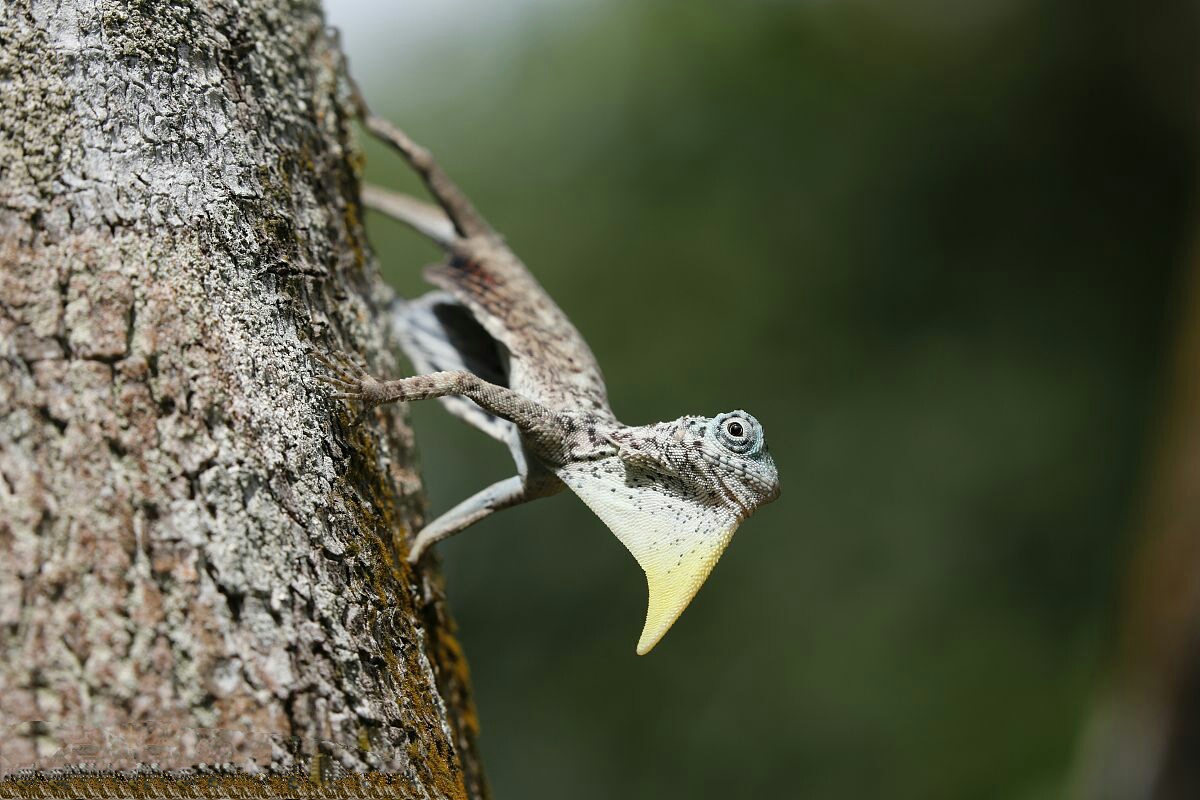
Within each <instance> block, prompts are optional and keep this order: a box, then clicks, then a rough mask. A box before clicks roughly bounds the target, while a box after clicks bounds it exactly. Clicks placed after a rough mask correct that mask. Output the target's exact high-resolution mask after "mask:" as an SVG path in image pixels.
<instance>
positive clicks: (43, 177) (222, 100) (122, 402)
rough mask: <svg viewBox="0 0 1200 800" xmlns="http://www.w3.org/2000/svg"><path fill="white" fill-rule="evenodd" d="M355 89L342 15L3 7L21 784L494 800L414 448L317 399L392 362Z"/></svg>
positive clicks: (260, 9) (3, 763)
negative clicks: (334, 23) (332, 354)
mask: <svg viewBox="0 0 1200 800" xmlns="http://www.w3.org/2000/svg"><path fill="white" fill-rule="evenodd" d="M340 74H341V66H340V57H339V55H338V53H337V49H336V46H335V44H334V43H333V42H332V41H331V40H330V38H329V35H328V34H327V32H326V29H325V27H324V23H323V20H322V17H321V12H320V9H319V7H318V6H317V5H316V4H315V3H314V2H286V1H285V0H266V1H264V2H256V3H241V2H236V1H235V0H195V2H186V3H174V4H166V3H142V4H139V3H118V2H110V1H109V0H86V2H85V1H84V0H55V2H37V1H36V0H10V2H6V3H4V4H3V5H2V6H0V86H2V91H0V654H2V655H0V723H2V725H3V727H4V730H3V732H2V733H0V769H3V770H11V769H14V768H19V767H21V766H28V765H30V764H32V763H34V761H35V759H39V758H41V759H47V758H48V759H49V760H44V761H42V764H43V765H47V766H55V765H63V764H65V763H69V762H72V761H76V760H83V759H84V758H85V755H86V757H87V758H90V759H91V760H92V761H94V762H95V763H98V764H99V765H101V766H115V767H132V766H133V765H134V764H135V763H137V762H138V761H141V760H145V761H156V762H158V763H159V764H160V765H161V766H163V767H190V766H193V765H195V764H196V763H198V762H200V761H205V762H208V763H209V764H212V763H214V762H234V763H245V761H246V760H247V759H248V758H252V757H253V758H258V759H259V760H260V762H261V763H266V762H270V761H273V764H274V767H275V768H286V767H289V766H291V765H299V766H301V767H303V768H305V769H306V770H307V771H308V772H309V773H310V774H311V775H313V776H314V777H317V776H324V777H328V776H329V775H330V773H331V772H336V771H337V768H346V769H352V770H360V769H367V768H373V769H383V770H388V771H393V772H395V773H396V783H395V784H394V786H395V788H396V792H397V794H402V795H403V796H406V797H421V798H433V797H439V798H440V797H467V796H479V795H480V794H481V792H482V789H481V786H480V782H479V776H478V768H477V765H476V762H475V757H474V752H473V750H472V749H471V745H470V741H471V738H472V735H473V732H474V725H475V723H474V718H473V713H472V710H471V707H470V701H469V698H468V696H467V690H466V680H465V670H464V667H463V665H462V663H461V658H460V655H459V653H458V651H457V646H456V645H455V643H454V640H453V638H452V623H451V622H450V620H449V619H448V618H447V616H446V613H445V610H444V608H443V607H442V605H441V603H440V601H439V599H438V595H439V587H438V578H437V576H436V573H434V572H429V571H425V572H424V573H422V574H420V575H418V574H417V573H414V572H413V571H412V570H411V569H410V568H408V567H407V565H406V564H405V561H404V558H403V556H404V546H405V545H404V537H403V531H404V530H405V529H406V528H411V527H414V526H415V525H416V524H417V523H418V522H419V507H420V504H421V498H420V485H419V482H418V479H417V476H416V475H415V474H414V472H413V471H412V470H411V468H410V467H409V463H410V448H411V435H410V432H409V430H408V428H407V427H406V426H405V425H404V424H403V422H402V420H401V419H400V418H398V417H397V416H395V415H392V414H384V413H377V414H375V415H373V416H372V420H373V422H372V425H371V426H370V427H369V428H366V429H364V428H360V427H354V426H351V425H350V424H349V422H350V421H349V419H348V418H347V417H346V416H345V415H344V414H342V413H341V410H340V408H339V407H337V406H332V407H331V406H330V404H329V401H328V399H327V398H326V397H325V396H324V394H323V393H321V392H316V391H314V390H313V389H312V383H311V380H307V379H297V378H298V376H304V375H306V374H308V373H309V372H310V366H309V359H308V356H307V353H308V352H309V351H311V350H314V349H317V350H327V349H329V348H331V347H337V348H346V349H354V350H365V351H366V352H368V353H370V354H371V355H372V357H373V359H375V360H376V361H378V362H380V363H383V364H388V363H390V361H389V357H388V352H389V350H388V346H387V338H386V335H385V331H386V324H387V323H386V318H385V315H384V314H383V312H382V309H383V308H384V306H385V304H386V303H387V302H388V301H389V299H390V295H389V293H388V292H387V290H386V289H385V288H384V287H383V285H382V284H381V282H380V281H379V278H378V275H377V270H376V266H375V263H374V260H373V258H372V257H371V256H370V254H369V252H368V249H367V245H366V242H365V240H364V238H363V231H362V228H361V225H360V222H359V219H360V216H361V214H360V208H359V207H358V205H357V201H356V194H357V191H358V177H357V175H356V174H355V172H354V164H355V163H356V161H357V159H358V158H359V157H358V155H357V153H356V151H355V150H354V149H353V146H352V144H351V141H350V122H351V120H350V111H349V110H348V106H347V103H346V92H345V91H344V89H345V83H344V81H342V80H341V78H340ZM439 687H440V688H439ZM31 720H41V721H44V724H33V723H31V722H30V721H31ZM100 729H103V730H106V731H109V732H111V733H114V734H116V735H118V736H120V737H121V739H120V742H121V743H122V748H124V749H122V750H121V751H120V752H119V753H118V752H117V751H114V750H113V749H112V745H113V742H114V741H116V740H112V739H105V738H104V737H103V735H102V734H101V733H100V732H99V730H100ZM212 729H218V730H219V731H225V733H219V732H218V733H215V734H214V733H213V732H212ZM148 736H150V737H152V739H147V738H146V737H148ZM151 741H152V743H153V745H154V747H155V748H156V749H154V750H153V751H151V750H150V749H148V748H149V745H150V743H151ZM71 743H73V744H74V745H80V746H81V745H88V746H95V747H97V748H98V750H97V749H93V750H86V752H85V749H80V750H75V751H68V750H67V749H64V748H67V745H68V744H71ZM214 747H215V749H214ZM317 751H320V752H322V753H323V754H324V755H325V756H326V758H325V759H324V760H315V759H314V760H311V761H310V759H309V758H308V756H311V755H313V754H314V753H316V752H317ZM56 752H57V753H58V755H57V756H54V755H53V754H54V753H56Z"/></svg>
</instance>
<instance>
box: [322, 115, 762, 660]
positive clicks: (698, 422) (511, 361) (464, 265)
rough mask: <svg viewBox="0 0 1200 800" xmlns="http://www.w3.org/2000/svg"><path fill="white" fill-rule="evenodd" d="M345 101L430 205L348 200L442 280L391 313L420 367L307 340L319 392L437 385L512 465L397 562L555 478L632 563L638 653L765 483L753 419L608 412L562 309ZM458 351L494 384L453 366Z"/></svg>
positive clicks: (385, 196) (412, 392)
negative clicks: (636, 574)
mask: <svg viewBox="0 0 1200 800" xmlns="http://www.w3.org/2000/svg"><path fill="white" fill-rule="evenodd" d="M358 102H359V108H360V112H361V113H362V115H363V117H364V123H365V124H366V127H367V129H368V130H370V131H371V132H372V133H374V134H375V135H377V136H379V137H381V138H382V139H383V140H384V141H385V142H386V143H388V144H390V145H392V146H393V147H394V148H395V149H396V150H397V151H398V152H400V154H401V155H402V156H404V158H405V159H406V160H408V162H409V163H410V165H412V166H413V168H414V169H415V170H416V171H417V172H418V173H419V174H420V175H421V177H422V178H423V179H424V181H425V183H426V187H427V188H428V189H429V190H430V193H431V194H432V195H433V196H434V198H435V199H436V200H437V201H438V203H439V205H440V208H438V207H435V206H431V205H429V204H426V203H423V202H422V201H419V200H416V199H414V198H410V197H407V196H402V195H396V194H394V193H390V192H387V191H386V190H382V189H378V188H371V189H369V191H368V192H367V193H365V194H364V198H365V199H367V200H369V201H371V202H372V203H373V205H374V207H376V208H377V209H379V210H381V211H383V212H384V213H387V214H389V215H391V216H393V217H394V218H396V219H399V220H400V221H402V222H405V223H407V224H409V225H410V226H411V227H413V228H414V229H416V230H417V231H418V232H421V233H423V234H425V235H426V236H428V237H429V238H431V239H432V240H433V241H435V242H437V243H438V244H439V245H441V246H442V247H443V248H444V249H445V250H446V252H447V256H448V257H447V260H446V262H445V263H443V264H441V265H439V266H436V267H433V268H432V269H430V270H428V271H427V273H426V275H427V277H428V278H429V280H430V282H431V283H433V284H435V285H437V286H439V287H441V288H442V289H444V290H445V292H446V294H441V293H435V294H432V295H427V296H426V297H425V298H422V299H421V300H418V301H414V302H412V303H407V304H405V303H401V304H400V306H399V310H398V311H397V317H396V319H397V328H398V332H399V334H400V338H401V343H402V345H403V346H404V349H405V351H406V352H407V353H408V355H409V356H410V358H412V360H413V362H414V363H415V364H417V365H418V367H419V368H425V369H428V374H423V375H417V376H414V377H409V378H400V379H397V380H385V379H382V378H376V377H374V376H372V375H370V374H369V373H367V372H366V371H365V370H364V369H363V368H362V367H360V366H359V365H358V364H356V363H355V362H354V361H353V360H352V359H350V358H348V357H346V356H342V355H337V354H335V355H332V356H330V357H326V356H323V355H320V354H315V355H314V358H315V359H317V360H318V361H320V362H321V363H322V364H324V365H325V367H326V371H325V373H324V375H323V378H322V379H323V380H324V381H325V382H326V383H328V384H330V385H331V386H332V387H333V388H334V390H335V391H334V392H333V393H332V395H331V396H332V397H335V398H339V399H346V400H353V401H357V402H360V403H362V404H363V405H364V406H365V407H373V406H377V405H380V404H383V403H390V402H396V401H409V400H427V399H431V398H440V399H441V400H442V402H443V403H444V404H445V405H446V406H447V408H448V409H449V410H451V411H452V412H454V413H456V414H457V415H458V416H460V417H462V418H463V419H465V420H467V421H468V422H471V423H472V424H474V425H476V426H477V427H479V428H480V429H481V430H484V431H485V432H487V433H489V434H490V435H493V436H496V437H497V438H500V439H501V440H503V441H505V442H506V443H507V444H508V445H509V447H510V448H511V449H512V452H513V456H514V459H515V460H516V462H517V465H518V472H519V474H518V475H516V476H514V477H512V478H509V479H507V480H504V481H500V482H498V483H496V484H494V485H492V486H489V487H487V488H486V489H484V490H482V491H481V492H479V493H478V494H476V495H474V496H473V497H470V498H468V499H467V500H465V501H463V502H462V503H460V504H459V505H458V506H455V507H454V508H453V509H451V510H450V511H448V512H447V513H445V514H443V515H442V516H441V517H439V518H438V519H436V520H434V521H433V522H431V523H430V524H429V525H427V526H426V527H425V528H424V529H423V530H422V531H420V532H419V534H418V535H417V537H416V539H415V540H414V542H413V544H412V547H411V549H410V552H409V560H410V561H412V562H416V561H417V560H418V559H419V558H420V557H421V554H422V553H423V552H424V551H425V550H426V549H427V548H428V547H429V546H430V545H431V544H433V543H434V542H437V541H439V540H441V539H443V538H445V537H447V536H451V535H453V534H455V533H458V532H459V531H461V530H463V529H465V528H466V527H468V526H470V525H473V524H474V523H476V522H478V521H480V520H481V519H484V518H486V517H487V516H489V515H491V514H492V513H495V512H496V511H499V510H501V509H504V508H509V507H511V506H514V505H517V504H520V503H524V502H528V501H529V500H533V499H536V498H539V497H545V496H548V495H551V494H555V493H557V492H559V491H562V489H563V488H570V489H571V490H572V491H574V492H575V493H576V494H577V495H579V496H580V498H582V499H583V501H584V502H585V503H586V504H587V505H588V507H589V508H591V509H592V511H594V512H595V513H596V515H597V516H599V517H600V518H601V520H603V521H604V523H605V524H606V525H608V527H609V528H610V529H611V530H612V531H613V533H614V534H616V536H617V538H619V539H620V540H621V542H622V543H624V544H625V546H626V547H627V548H628V549H629V551H630V552H631V553H632V554H633V556H634V557H635V558H636V559H637V561H638V563H639V564H640V565H641V566H642V568H643V570H644V571H645V572H646V579H647V584H648V587H649V595H650V599H649V608H648V611H647V616H646V624H645V626H644V628H643V631H642V636H641V639H640V640H639V642H638V648H637V651H638V653H639V654H644V653H646V652H649V650H650V649H651V648H652V647H654V645H655V644H656V643H657V642H658V641H659V640H660V639H661V638H662V636H663V635H664V634H665V633H666V631H667V629H668V628H670V626H671V625H672V624H673V623H674V621H675V620H676V619H677V618H678V617H679V615H680V614H681V613H682V612H683V610H684V608H686V607H687V605H688V603H689V602H690V601H691V599H692V597H693V596H694V595H695V594H696V592H697V591H698V590H699V588H700V586H701V585H702V584H703V582H704V580H705V579H706V578H707V576H708V574H709V572H710V571H711V570H712V568H713V566H714V565H715V564H716V561H717V559H718V558H719V557H720V555H721V553H722V552H723V551H724V549H725V547H726V545H727V544H728V543H729V540H730V538H731V537H732V536H733V532H734V531H735V530H736V529H737V527H738V525H740V524H741V522H742V520H744V519H745V518H746V517H748V516H750V515H751V514H752V513H753V512H754V511H755V509H757V508H758V507H759V506H762V505H764V504H766V503H769V502H771V501H773V500H775V499H776V498H777V497H778V496H779V476H778V472H777V471H776V468H775V463H774V461H773V460H772V458H771V456H770V454H769V453H768V452H767V447H766V443H765V440H764V436H763V430H762V426H761V425H759V423H758V421H757V420H756V419H755V418H754V417H752V416H751V415H750V414H747V413H746V412H744V411H733V412H728V413H725V414H720V415H718V416H716V417H712V418H709V417H698V416H685V417H680V418H679V419H677V420H674V421H671V422H663V423H658V424H655V425H646V426H626V425H623V424H622V423H621V422H619V421H618V420H617V418H616V417H615V416H614V414H613V412H612V409H611V408H610V407H609V404H608V394H607V389H606V387H605V384H604V378H603V376H602V375H601V373H600V368H599V366H598V365H597V364H596V359H595V357H594V356H593V355H592V351H591V349H590V348H589V347H588V346H587V343H586V342H585V341H584V339H583V337H582V336H581V335H580V334H579V332H578V331H577V330H576V329H575V326H574V325H572V324H571V321H570V320H569V319H568V318H567V316H566V314H564V313H563V311H562V310H561V309H560V308H559V307H558V306H557V305H556V304H555V303H554V301H553V300H552V299H551V298H550V296H549V295H548V294H547V293H546V291H545V290H544V289H543V288H542V287H541V285H540V284H538V282H537V280H536V279H535V278H534V277H533V275H532V274H530V272H529V270H528V269H527V268H526V267H525V265H524V264H522V263H521V261H520V259H518V258H517V256H516V255H515V254H514V253H512V251H511V250H509V249H508V247H507V246H506V245H505V244H504V242H503V240H502V239H501V238H500V237H499V236H498V235H497V234H496V233H495V232H494V231H493V230H492V228H491V227H490V226H489V225H488V224H487V222H486V221H485V220H484V219H483V218H482V217H481V216H480V215H479V213H478V212H477V211H475V209H474V208H473V207H472V206H471V204H470V202H469V201H468V200H467V198H466V195H465V194H463V193H462V192H461V190H459V189H458V188H457V187H456V186H455V185H454V184H453V183H452V182H451V181H450V180H449V178H448V177H446V175H445V174H444V173H443V172H442V171H441V168H440V167H438V165H437V163H436V162H435V161H434V160H433V157H432V156H431V155H430V153H429V152H428V151H427V150H425V149H423V148H421V147H420V146H419V145H417V144H415V143H414V142H413V141H412V140H411V139H409V138H408V137H407V136H406V135H405V134H404V133H403V132H401V131H399V130H397V129H396V128H395V127H393V126H392V125H391V124H390V123H388V122H386V121H384V120H381V119H379V118H378V117H374V116H373V115H371V113H370V112H369V111H368V110H367V108H366V105H365V103H363V102H362V101H361V98H359V100H358ZM472 326H476V327H472ZM476 328H478V329H476ZM487 345H490V346H491V347H490V349H489V348H488V347H487ZM472 363H476V364H479V365H480V367H479V368H480V369H481V370H482V371H483V372H484V374H495V375H497V376H503V377H504V378H506V383H507V385H506V386H502V385H499V384H497V383H493V382H490V381H488V380H485V379H483V378H482V377H480V376H479V375H477V374H475V373H474V372H471V371H469V370H468V369H467V368H466V367H467V365H468V364H472ZM448 367H453V368H448ZM484 368H486V369H484ZM466 401H469V402H466Z"/></svg>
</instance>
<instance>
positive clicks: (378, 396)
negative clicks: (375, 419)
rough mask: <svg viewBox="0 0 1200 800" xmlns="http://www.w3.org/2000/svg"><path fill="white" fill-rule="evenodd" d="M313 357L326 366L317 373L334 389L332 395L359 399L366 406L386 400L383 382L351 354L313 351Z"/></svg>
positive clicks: (320, 378) (339, 397)
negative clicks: (327, 353)
mask: <svg viewBox="0 0 1200 800" xmlns="http://www.w3.org/2000/svg"><path fill="white" fill-rule="evenodd" d="M312 357H313V360H314V361H316V362H317V363H319V364H321V365H322V366H323V367H324V370H323V371H320V372H318V373H317V376H316V377H317V380H319V381H321V382H322V383H324V384H326V385H327V386H330V387H332V388H333V389H334V391H332V392H330V393H329V396H330V397H333V398H336V399H339V400H357V401H358V402H360V403H362V404H363V406H364V407H366V408H371V407H372V406H377V405H379V404H380V403H382V402H384V401H385V398H384V397H383V384H382V383H381V382H380V381H379V380H377V379H376V378H374V377H372V376H371V375H370V373H368V372H367V371H366V370H365V369H363V367H362V365H360V364H359V363H358V362H357V361H355V360H354V359H352V358H351V357H350V356H348V355H346V354H345V353H333V354H331V355H325V354H324V353H313V354H312Z"/></svg>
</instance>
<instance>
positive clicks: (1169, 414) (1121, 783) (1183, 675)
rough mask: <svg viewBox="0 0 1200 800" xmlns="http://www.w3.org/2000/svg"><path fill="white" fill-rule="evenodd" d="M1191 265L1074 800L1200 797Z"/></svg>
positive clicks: (1197, 411)
mask: <svg viewBox="0 0 1200 800" xmlns="http://www.w3.org/2000/svg"><path fill="white" fill-rule="evenodd" d="M1188 262H1189V263H1188V265H1187V267H1186V268H1185V269H1184V270H1181V286H1180V289H1181V291H1180V293H1179V294H1180V297H1179V301H1180V302H1178V314H1179V320H1178V321H1177V327H1178V334H1177V341H1176V343H1175V352H1174V355H1173V362H1174V363H1173V365H1172V370H1171V371H1172V374H1171V375H1170V378H1169V380H1168V382H1167V383H1168V385H1167V387H1166V392H1165V395H1166V396H1165V398H1164V399H1165V402H1164V403H1163V408H1162V411H1161V414H1160V415H1159V416H1158V418H1157V420H1156V423H1157V424H1156V428H1157V430H1156V431H1155V433H1156V441H1155V442H1154V443H1153V447H1151V448H1150V450H1151V457H1150V463H1149V469H1148V470H1147V476H1146V480H1145V488H1144V493H1145V497H1144V498H1143V501H1142V502H1143V507H1142V510H1141V515H1140V519H1139V521H1138V524H1137V526H1136V532H1137V534H1138V536H1137V540H1136V542H1135V544H1136V547H1135V548H1134V551H1133V553H1132V558H1131V564H1130V569H1129V574H1128V576H1127V584H1126V586H1125V587H1124V589H1125V591H1124V597H1123V598H1122V599H1123V602H1124V608H1123V610H1122V613H1121V620H1120V626H1119V627H1120V630H1119V634H1118V642H1117V648H1116V653H1115V656H1116V657H1115V663H1114V665H1113V669H1112V674H1111V676H1110V677H1109V683H1110V685H1109V686H1108V687H1106V691H1105V694H1104V696H1102V697H1101V698H1100V700H1099V702H1098V704H1097V709H1096V711H1095V712H1094V714H1093V719H1092V720H1091V722H1090V726H1089V729H1088V730H1087V731H1085V737H1084V742H1083V746H1082V748H1081V757H1080V764H1079V767H1078V772H1079V775H1078V777H1077V784H1078V786H1077V788H1076V795H1077V796H1078V797H1080V798H1082V799H1083V800H1191V798H1195V797H1200V759H1198V758H1197V754H1198V753H1200V238H1198V239H1197V240H1196V243H1194V244H1193V245H1192V248H1191V253H1190V256H1189V259H1188Z"/></svg>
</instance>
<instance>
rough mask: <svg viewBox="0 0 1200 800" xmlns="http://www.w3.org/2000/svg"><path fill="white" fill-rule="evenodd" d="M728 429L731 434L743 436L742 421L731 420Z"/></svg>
mask: <svg viewBox="0 0 1200 800" xmlns="http://www.w3.org/2000/svg"><path fill="white" fill-rule="evenodd" d="M726 430H728V431H729V435H730V436H741V435H742V423H740V422H731V423H729V427H728V428H726Z"/></svg>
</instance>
